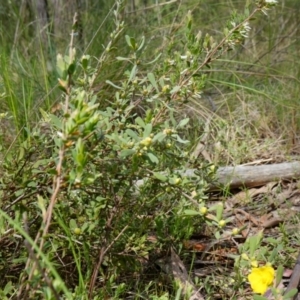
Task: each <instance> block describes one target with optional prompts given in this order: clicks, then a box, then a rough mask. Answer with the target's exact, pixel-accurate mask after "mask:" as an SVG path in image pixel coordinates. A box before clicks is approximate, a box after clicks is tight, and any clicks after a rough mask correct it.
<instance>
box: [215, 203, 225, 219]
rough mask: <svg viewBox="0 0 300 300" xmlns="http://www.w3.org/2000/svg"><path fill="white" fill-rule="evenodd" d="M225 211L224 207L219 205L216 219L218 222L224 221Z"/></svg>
mask: <svg viewBox="0 0 300 300" xmlns="http://www.w3.org/2000/svg"><path fill="white" fill-rule="evenodd" d="M223 211H224V205H223V204H218V205H217V206H216V217H217V220H218V221H221V220H222V219H223Z"/></svg>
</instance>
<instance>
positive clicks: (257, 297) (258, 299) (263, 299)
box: [253, 295, 268, 300]
mask: <svg viewBox="0 0 300 300" xmlns="http://www.w3.org/2000/svg"><path fill="white" fill-rule="evenodd" d="M253 300H268V298H266V297H264V296H260V295H253Z"/></svg>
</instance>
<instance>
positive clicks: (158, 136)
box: [152, 132, 166, 142]
mask: <svg viewBox="0 0 300 300" xmlns="http://www.w3.org/2000/svg"><path fill="white" fill-rule="evenodd" d="M165 138H166V135H165V134H164V133H163V132H159V133H158V134H156V135H155V136H154V137H153V139H152V142H156V141H158V142H161V141H163V140H164V139H165Z"/></svg>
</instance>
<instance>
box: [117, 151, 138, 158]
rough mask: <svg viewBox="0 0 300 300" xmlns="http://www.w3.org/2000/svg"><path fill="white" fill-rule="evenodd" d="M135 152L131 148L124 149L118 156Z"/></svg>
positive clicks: (125, 155)
mask: <svg viewBox="0 0 300 300" xmlns="http://www.w3.org/2000/svg"><path fill="white" fill-rule="evenodd" d="M134 153H135V150H133V149H124V150H122V151H121V152H120V157H122V158H124V157H127V156H129V155H132V154H134Z"/></svg>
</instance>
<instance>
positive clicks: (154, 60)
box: [143, 53, 161, 66]
mask: <svg viewBox="0 0 300 300" xmlns="http://www.w3.org/2000/svg"><path fill="white" fill-rule="evenodd" d="M160 57H161V53H159V54H158V55H157V56H156V57H155V58H154V59H153V60H151V61H149V62H147V63H145V64H143V65H145V66H147V65H151V64H153V63H155V62H156V61H157V60H158V59H159V58H160Z"/></svg>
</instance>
